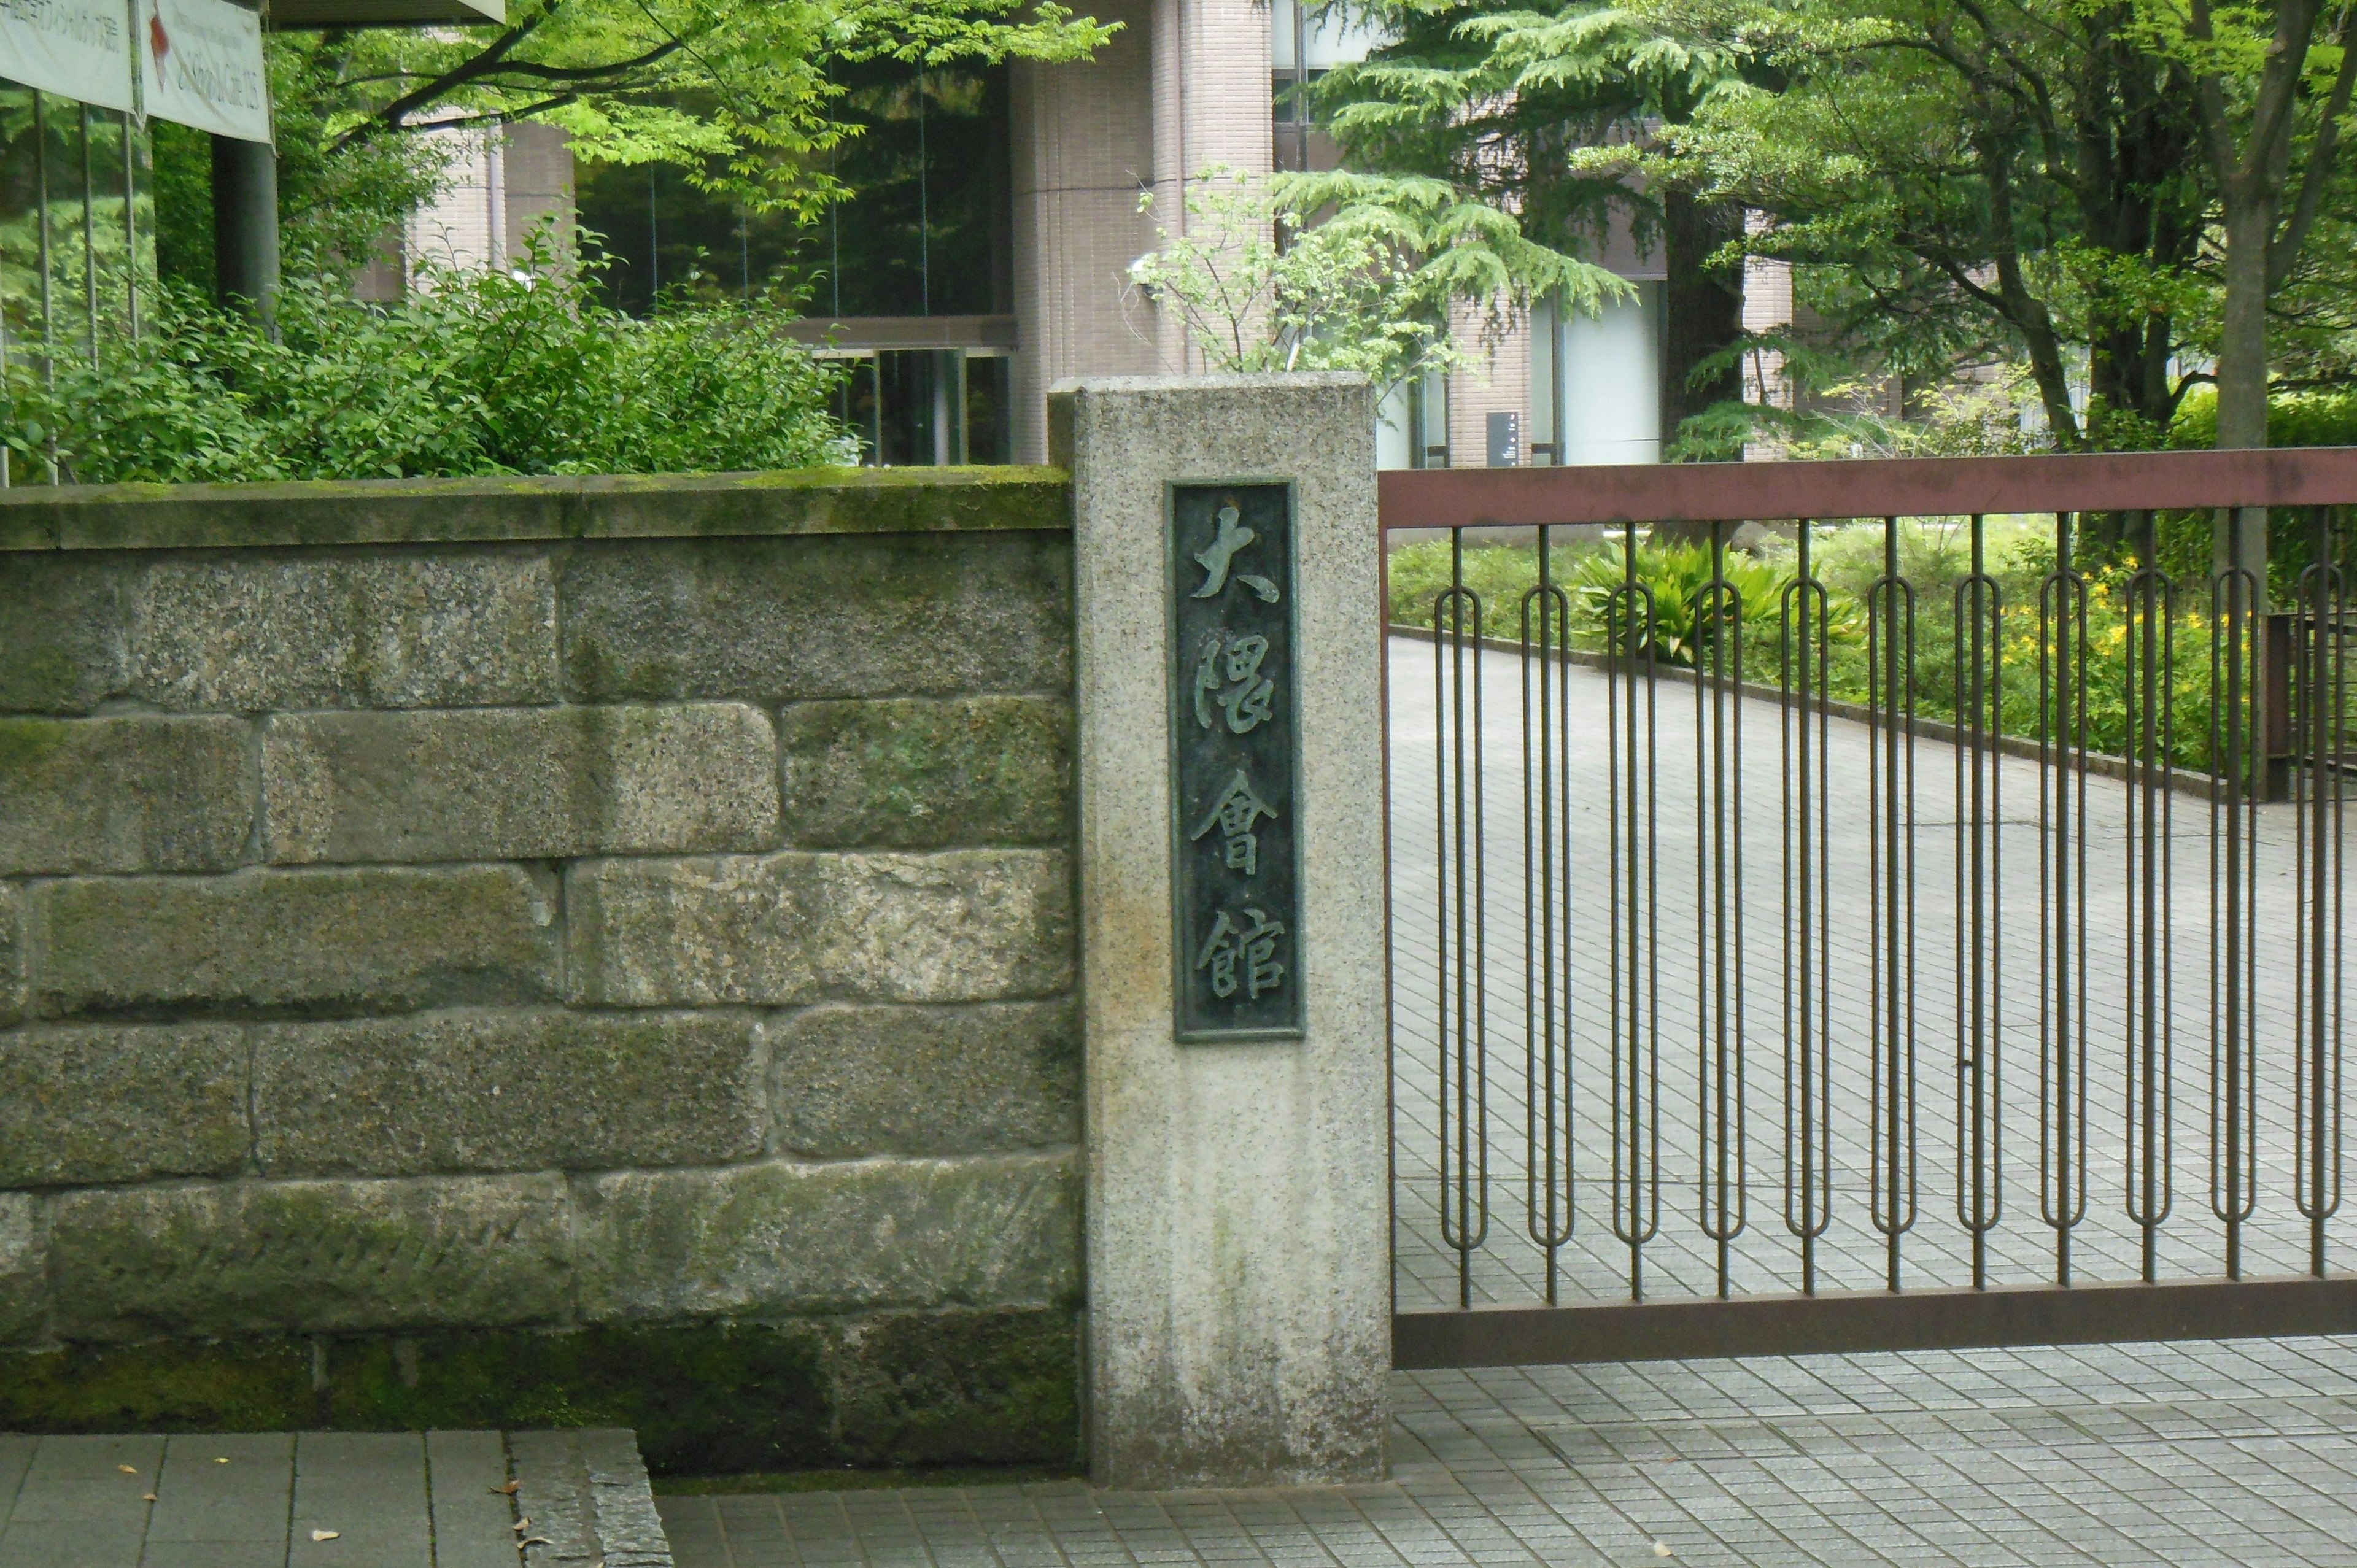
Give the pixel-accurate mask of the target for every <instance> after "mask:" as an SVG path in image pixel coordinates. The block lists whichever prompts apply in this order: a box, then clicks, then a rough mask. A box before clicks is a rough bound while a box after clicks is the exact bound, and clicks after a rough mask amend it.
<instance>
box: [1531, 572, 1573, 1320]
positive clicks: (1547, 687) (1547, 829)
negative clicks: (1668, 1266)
mask: <svg viewBox="0 0 2357 1568" xmlns="http://www.w3.org/2000/svg"><path fill="white" fill-rule="evenodd" d="M1550 548H1551V546H1550V544H1549V541H1548V531H1547V530H1546V529H1545V528H1544V527H1543V528H1541V529H1540V530H1539V580H1538V584H1537V585H1536V586H1535V587H1534V588H1532V589H1531V590H1530V591H1529V592H1528V593H1526V594H1524V595H1523V1068H1524V1077H1523V1084H1524V1086H1525V1092H1526V1093H1527V1095H1528V1097H1529V1101H1530V1103H1529V1105H1528V1107H1527V1109H1526V1112H1525V1114H1524V1116H1523V1206H1524V1223H1525V1229H1526V1231H1527V1233H1528V1235H1529V1236H1530V1239H1531V1240H1532V1241H1533V1242H1534V1244H1535V1245H1536V1246H1537V1247H1538V1248H1539V1249H1540V1251H1542V1252H1544V1254H1545V1258H1546V1299H1547V1305H1549V1306H1553V1305H1555V1302H1556V1295H1557V1271H1558V1259H1557V1252H1558V1251H1559V1250H1560V1249H1561V1248H1562V1246H1563V1244H1564V1243H1565V1242H1566V1241H1568V1240H1571V1230H1572V1214H1573V1200H1574V1197H1575V1178H1574V1166H1573V1147H1574V1141H1573V1122H1572V1112H1573V1101H1572V1077H1571V862H1570V854H1571V690H1570V685H1569V682H1568V679H1567V677H1568V675H1569V671H1567V670H1566V668H1565V665H1566V660H1565V658H1564V654H1565V652H1566V650H1567V649H1568V648H1569V646H1570V643H1569V639H1570V633H1571V599H1570V596H1568V595H1566V593H1565V592H1564V591H1563V589H1562V588H1561V587H1560V586H1558V585H1556V583H1555V576H1554V572H1553V569H1552V566H1551V564H1550V563H1549V561H1548V558H1547V557H1548V551H1549V549H1550ZM1534 742H1535V745H1534Z"/></svg>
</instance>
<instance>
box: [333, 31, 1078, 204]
mask: <svg viewBox="0 0 2357 1568" xmlns="http://www.w3.org/2000/svg"><path fill="white" fill-rule="evenodd" d="M1112 32H1113V28H1111V27H1105V26H1102V25H1100V24H1098V23H1097V22H1095V21H1093V20H1092V19H1091V18H1089V17H1086V16H1074V15H1073V14H1072V13H1071V11H1069V10H1067V9H1065V8H1064V7H1063V6H1061V5H1057V4H1055V3H1054V0H1041V3H1039V4H1029V3H1027V0H525V3H524V4H523V5H520V6H518V7H517V8H516V9H515V10H514V12H513V14H512V16H511V20H510V21H509V22H508V23H507V24H506V25H505V26H503V27H462V28H431V29H425V30H420V31H407V32H393V31H371V32H365V33H359V34H353V35H350V36H348V37H347V38H336V39H332V40H331V41H329V42H328V43H326V44H324V45H323V48H326V49H327V50H328V51H329V52H332V53H333V54H334V56H335V58H336V60H337V62H338V63H337V70H336V74H335V79H334V80H335V85H336V86H337V87H338V88H339V90H340V91H342V92H343V93H344V95H345V98H344V103H343V106H342V108H341V109H340V110H339V112H338V113H334V114H333V115H331V116H330V117H329V121H328V127H327V128H328V133H329V136H330V138H331V140H330V141H329V143H328V145H329V146H330V147H331V148H332V149H334V150H336V151H338V152H339V153H340V152H349V151H350V150H352V149H355V148H359V147H363V146H369V145H378V144H381V143H382V142H383V141H384V140H385V139H387V138H393V137H399V136H401V135H403V134H406V133H410V132H414V131H415V130H418V129H420V128H421V127H425V126H428V125H434V124H444V125H448V124H457V125H462V126H463V125H469V124H491V123H504V122H512V121H517V120H532V119H537V120H545V121H548V122H550V123H552V124H558V125H562V126H563V127H564V128H565V130H566V132H568V133H569V134H571V136H572V139H573V147H574V151H575V153H576V155H577V156H581V157H584V158H589V159H594V160H597V161H599V162H604V163H619V164H640V163H648V162H666V163H672V164H676V165H678V166H681V167H682V168H683V169H684V170H685V171H686V172H687V174H688V176H689V177H690V178H691V179H692V180H694V181H695V182H696V183H697V184H699V185H702V186H704V187H705V188H707V189H712V190H716V191H724V192H726V193H728V194H730V195H733V196H735V197H737V199H741V200H743V201H745V202H746V203H747V204H748V205H749V206H751V207H753V208H755V209H791V210H794V211H797V212H801V213H803V214H805V215H807V214H810V213H813V212H815V211H817V210H818V209H820V208H821V207H823V205H824V204H825V202H826V201H827V200H828V199H830V198H832V197H833V196H834V195H835V194H836V190H835V187H834V182H833V181H832V180H831V179H830V178H829V177H828V175H827V173H826V169H825V160H824V159H823V156H820V155H823V153H824V152H825V151H826V149H827V148H829V147H831V146H833V145H835V144H836V143H838V142H839V141H840V140H841V139H842V137H843V135H844V134H845V127H844V124H843V123H842V122H841V120H840V119H839V118H838V117H837V116H836V115H835V114H834V112H833V110H834V104H835V103H836V102H837V100H838V99H839V98H840V96H841V94H842V91H843V89H842V87H841V86H840V84H839V83H837V82H836V81H834V77H833V75H832V72H833V71H834V69H835V68H836V67H838V66H839V65H840V64H842V63H844V62H853V61H868V60H881V59H892V60H899V61H901V62H903V63H905V64H910V65H946V64H950V63H952V62H962V63H967V64H993V63H996V62H998V61H1001V60H1006V59H1037V60H1073V59H1086V58H1087V57H1088V56H1089V54H1090V53H1091V52H1092V51H1093V50H1094V49H1095V48H1097V46H1098V45H1100V44H1102V43H1103V41H1104V40H1105V39H1106V38H1109V37H1111V36H1112Z"/></svg>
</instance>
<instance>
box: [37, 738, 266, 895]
mask: <svg viewBox="0 0 2357 1568" xmlns="http://www.w3.org/2000/svg"><path fill="white" fill-rule="evenodd" d="M251 738H252V737H251V735H250V732H249V731H248V729H247V727H246V725H245V724H244V723H243V722H242V721H241V720H238V719H231V718H217V717H166V716H161V715H147V714H137V715H129V714H126V715H123V716H120V717H111V718H94V719H49V718H0V875H51V876H56V875H70V874H72V873H75V872H141V871H223V870H227V869H228V868H230V867H231V866H234V865H238V864H240V863H241V862H242V861H243V860H244V859H245V854H246V843H247V841H248V840H249V839H250V838H251V837H252V836H253V797H254V789H253V770H252V765H251V762H250V760H249V752H250V749H251Z"/></svg>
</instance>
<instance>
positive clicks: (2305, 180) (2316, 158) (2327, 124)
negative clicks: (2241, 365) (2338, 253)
mask: <svg viewBox="0 0 2357 1568" xmlns="http://www.w3.org/2000/svg"><path fill="white" fill-rule="evenodd" d="M2336 36H2337V37H2338V38H2339V39H2340V40H2341V74H2340V75H2339V76H2337V77H2336V78H2334V79H2333V82H2332V93H2331V96H2330V98H2328V99H2327V100H2326V102H2325V105H2324V118H2323V120H2322V121H2321V122H2320V123H2319V124H2318V125H2317V127H2316V141H2315V142H2314V144H2313V145H2310V146H2309V150H2308V167H2307V168H2305V169H2303V170H2301V171H2300V180H2299V199H2298V201H2297V202H2295V203H2294V204H2293V207H2292V211H2291V217H2290V218H2289V219H2288V220H2287V221H2286V222H2285V224H2284V226H2283V231H2282V232H2280V233H2278V234H2277V235H2276V237H2275V239H2274V241H2273V242H2271V243H2269V245H2268V246H2267V292H2268V293H2270V294H2272V293H2274V292H2275V291H2276V289H2279V288H2281V287H2282V286H2283V285H2284V282H2285V280H2286V279H2287V278H2289V277H2290V276H2291V266H2292V262H2293V260H2294V259H2295V258H2297V257H2298V254H2299V248H2300V245H2301V244H2302V243H2303V242H2305V241H2306V240H2307V239H2308V231H2309V226H2310V225H2312V224H2313V223H2314V222H2315V221H2316V214H2317V211H2318V209H2319V208H2321V207H2322V206H2323V204H2324V187H2325V182H2326V181H2328V180H2330V178H2331V177H2332V165H2333V160H2334V158H2335V156H2337V155H2338V154H2339V152H2340V151H2341V119H2342V117H2343V116H2345V115H2346V114H2347V113H2349V98H2350V93H2351V91H2352V89H2357V48H2350V47H2349V46H2350V41H2351V40H2350V38H2349V13H2348V12H2347V11H2345V10H2344V11H2342V12H2341V27H2340V28H2339V30H2338V32H2337V34H2336Z"/></svg>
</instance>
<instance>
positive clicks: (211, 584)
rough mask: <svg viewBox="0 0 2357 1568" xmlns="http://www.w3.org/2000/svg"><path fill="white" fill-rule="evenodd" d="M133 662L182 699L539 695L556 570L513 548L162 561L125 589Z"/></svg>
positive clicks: (135, 676) (416, 701) (324, 702)
mask: <svg viewBox="0 0 2357 1568" xmlns="http://www.w3.org/2000/svg"><path fill="white" fill-rule="evenodd" d="M130 673H131V686H132V690H133V692H134V693H135V695H137V696H139V697H142V698H144V699H145V700H146V701H148V702H151V703H155V704H156V706H158V707H162V708H167V709H174V710H179V711H187V710H191V709H196V710H207V711H213V712H229V713H257V712H263V711H265V710H270V709H286V708H427V707H477V706H496V705H499V704H501V703H545V702H549V701H552V700H554V697H555V694H556V603H555V591H554V580H553V578H552V576H551V575H550V572H549V567H548V562H547V559H546V558H545V557H544V556H542V555H540V554H537V553H528V552H522V551H468V552H457V551H436V552H432V553H428V552H425V551H411V552H406V553H401V554H397V555H377V554H360V553H347V554H336V555H328V556H316V557H313V556H296V557H285V556H281V555H278V554H275V553H244V554H220V555H201V556H188V557H173V558H167V559H165V560H161V561H156V562H153V563H151V564H148V565H147V566H146V568H145V570H144V571H143V572H142V573H141V574H140V575H139V578H138V580H137V584H136V586H135V590H134V593H133V604H132V615H131V672H130Z"/></svg>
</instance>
